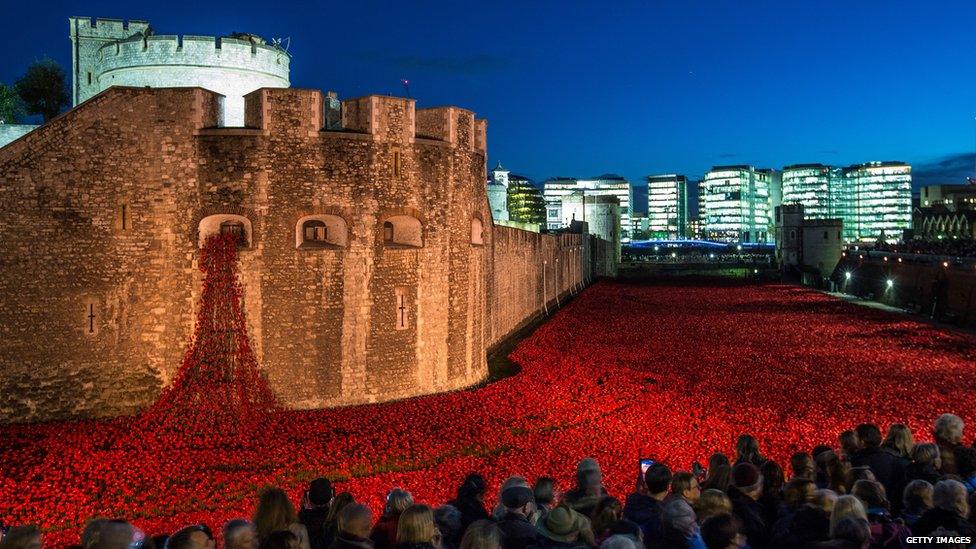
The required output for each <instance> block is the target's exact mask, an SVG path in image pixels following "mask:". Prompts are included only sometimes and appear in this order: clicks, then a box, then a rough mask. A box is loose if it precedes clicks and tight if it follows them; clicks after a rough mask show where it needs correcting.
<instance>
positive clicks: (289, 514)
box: [251, 488, 298, 541]
mask: <svg viewBox="0 0 976 549" xmlns="http://www.w3.org/2000/svg"><path fill="white" fill-rule="evenodd" d="M251 522H253V523H254V529H255V530H256V531H257V533H258V539H260V540H261V541H264V540H266V539H268V536H270V535H271V534H272V533H274V532H278V531H281V530H287V529H288V527H289V526H291V525H292V524H295V523H296V522H298V515H297V514H296V513H295V506H294V505H292V504H291V501H290V500H289V499H288V495H287V494H285V492H284V490H282V489H280V488H268V489H266V490H264V491H263V492H261V496H260V499H259V500H258V506H257V508H256V509H254V520H252V521H251Z"/></svg>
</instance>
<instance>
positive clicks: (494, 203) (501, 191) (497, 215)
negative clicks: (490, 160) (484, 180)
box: [488, 162, 510, 221]
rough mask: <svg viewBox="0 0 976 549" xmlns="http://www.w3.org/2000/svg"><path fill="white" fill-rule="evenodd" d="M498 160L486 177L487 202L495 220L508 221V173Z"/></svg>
mask: <svg viewBox="0 0 976 549" xmlns="http://www.w3.org/2000/svg"><path fill="white" fill-rule="evenodd" d="M509 173H510V172H509V171H508V170H506V169H505V168H503V167H502V163H501V162H499V163H498V165H497V166H495V169H494V170H492V171H491V177H490V178H489V179H488V204H489V206H490V207H491V217H492V219H494V220H495V221H508V174H509Z"/></svg>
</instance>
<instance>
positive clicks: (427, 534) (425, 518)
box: [396, 504, 436, 544]
mask: <svg viewBox="0 0 976 549" xmlns="http://www.w3.org/2000/svg"><path fill="white" fill-rule="evenodd" d="M435 530H436V527H435V526H434V511H433V510H432V509H431V508H430V507H428V506H426V505H421V504H415V505H411V506H410V507H407V508H406V509H404V510H403V513H401V514H400V521H399V522H398V523H397V535H396V541H397V544H400V543H430V542H432V541H433V540H434V532H435Z"/></svg>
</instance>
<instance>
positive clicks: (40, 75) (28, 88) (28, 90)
mask: <svg viewBox="0 0 976 549" xmlns="http://www.w3.org/2000/svg"><path fill="white" fill-rule="evenodd" d="M14 88H16V89H17V93H18V94H19V95H20V98H21V99H23V100H24V103H25V104H26V105H27V112H28V113H29V114H39V115H41V116H42V117H43V118H44V121H45V122H47V121H48V120H50V119H52V118H54V117H55V116H57V115H58V113H60V112H61V109H63V108H64V107H66V106H68V103H69V102H70V101H71V98H70V96H69V95H68V84H67V81H66V80H65V76H64V70H62V69H61V66H60V65H58V63H57V62H56V61H54V60H53V59H41V60H40V61H35V62H34V64H33V65H31V66H30V67H27V72H26V73H24V76H22V77H21V78H20V80H18V81H17V82H16V83H15V84H14Z"/></svg>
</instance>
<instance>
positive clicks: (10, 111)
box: [0, 84, 27, 124]
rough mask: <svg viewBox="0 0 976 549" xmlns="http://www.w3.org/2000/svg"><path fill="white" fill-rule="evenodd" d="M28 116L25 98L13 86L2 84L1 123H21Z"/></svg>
mask: <svg viewBox="0 0 976 549" xmlns="http://www.w3.org/2000/svg"><path fill="white" fill-rule="evenodd" d="M25 116H27V108H26V106H25V105H24V100H23V99H21V98H20V95H18V94H17V90H15V89H14V88H13V86H8V85H6V84H0V124H19V123H20V122H21V121H22V120H23V119H24V117H25Z"/></svg>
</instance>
